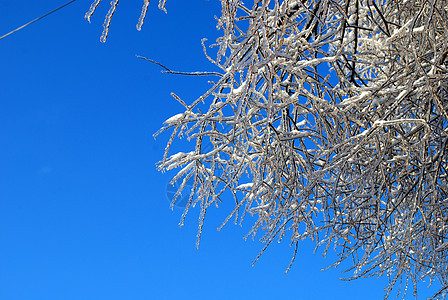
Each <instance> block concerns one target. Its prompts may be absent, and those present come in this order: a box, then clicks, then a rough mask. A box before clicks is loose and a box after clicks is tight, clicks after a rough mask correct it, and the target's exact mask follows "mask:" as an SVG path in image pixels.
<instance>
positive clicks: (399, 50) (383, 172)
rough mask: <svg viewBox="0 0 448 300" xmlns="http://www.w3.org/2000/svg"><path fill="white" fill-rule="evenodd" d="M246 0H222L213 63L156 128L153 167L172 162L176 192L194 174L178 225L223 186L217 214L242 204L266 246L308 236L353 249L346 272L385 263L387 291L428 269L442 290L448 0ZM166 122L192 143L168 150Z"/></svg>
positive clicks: (378, 268) (377, 268) (376, 269)
mask: <svg viewBox="0 0 448 300" xmlns="http://www.w3.org/2000/svg"><path fill="white" fill-rule="evenodd" d="M249 2H250V3H249ZM249 2H248V4H249V6H246V5H245V4H243V3H242V2H241V1H239V0H222V1H221V3H222V16H221V17H220V18H219V19H218V25H217V26H218V29H220V30H221V32H222V36H221V37H220V38H219V39H218V40H217V41H216V44H214V45H212V47H213V48H214V49H215V53H216V58H211V57H210V56H209V54H207V53H205V55H206V56H207V57H208V58H209V60H210V61H212V62H213V63H215V64H216V66H218V67H219V68H220V69H221V70H222V73H221V76H220V78H219V80H218V81H216V82H214V83H212V86H211V87H210V89H209V90H208V91H207V92H206V93H205V94H204V95H202V96H201V97H199V98H198V99H197V100H196V101H194V102H193V103H191V104H190V105H186V104H185V102H184V101H182V100H180V98H179V97H177V96H176V97H175V98H176V99H177V100H178V101H180V102H181V103H182V104H183V105H184V107H185V112H183V113H181V114H178V115H176V116H174V117H172V118H169V119H168V120H167V121H166V122H165V126H164V127H163V128H162V129H161V130H160V131H159V132H158V133H157V134H156V135H158V134H159V133H160V132H163V131H165V130H170V131H171V137H170V139H169V141H168V145H167V147H166V151H165V154H164V157H163V159H162V161H160V163H159V164H158V167H159V169H160V170H167V169H172V168H177V167H179V168H181V170H180V171H179V173H178V175H177V176H175V177H174V179H173V180H179V181H180V188H179V191H178V193H177V196H178V195H180V193H181V192H182V189H183V188H185V186H186V183H187V181H188V180H191V179H193V180H194V183H193V186H192V187H191V190H190V191H189V192H190V197H189V201H188V204H187V206H186V209H185V212H184V214H183V216H182V220H181V224H183V222H184V218H185V216H186V214H187V212H188V210H189V209H190V208H191V207H192V206H193V207H194V206H195V205H199V206H200V217H199V231H198V242H199V240H200V236H201V232H202V226H203V223H204V217H205V214H206V213H207V210H208V208H209V207H210V206H211V205H216V206H219V205H220V204H221V203H222V201H232V202H233V203H234V209H233V211H231V212H230V214H229V216H228V218H227V219H226V220H225V221H224V223H223V225H224V224H225V223H227V222H228V221H230V220H231V219H234V221H235V222H242V221H243V220H244V218H245V216H246V215H247V214H248V213H249V214H252V215H254V216H256V218H257V220H256V221H255V223H254V224H253V227H252V230H251V231H250V232H249V233H248V236H251V235H252V236H254V237H255V236H256V234H257V233H258V232H260V233H261V232H262V233H263V236H262V237H261V240H262V241H263V242H264V243H265V244H266V247H267V246H269V244H270V243H271V242H272V241H273V240H274V239H275V238H278V239H280V240H281V239H282V238H284V237H285V236H288V238H289V239H290V242H291V243H292V244H293V245H294V246H295V249H296V250H297V244H298V242H299V241H300V240H302V239H305V238H310V239H311V240H313V241H314V242H315V243H316V247H320V248H321V249H323V253H324V255H325V254H326V253H327V250H328V249H329V248H330V247H332V248H334V249H335V251H336V252H337V253H338V256H339V259H338V260H337V261H336V262H335V264H334V265H338V264H340V263H341V262H342V261H344V260H346V259H349V260H351V261H352V262H353V267H352V268H351V271H352V272H353V273H352V277H350V278H349V279H355V278H359V277H365V276H374V275H380V276H381V275H386V276H388V277H389V279H390V284H389V286H388V287H387V289H386V293H387V294H386V296H388V295H389V293H390V292H391V290H392V288H393V287H394V286H396V284H397V283H398V285H401V282H402V279H405V280H403V282H406V283H405V285H406V286H407V285H408V283H409V284H412V286H413V288H414V291H415V293H416V286H417V283H418V282H420V281H422V280H424V279H429V280H430V282H432V281H433V280H437V281H439V282H440V284H441V287H442V288H441V290H440V292H439V293H438V294H436V295H434V297H435V298H439V297H444V294H445V292H446V287H447V285H448V279H447V271H448V269H447V258H446V257H447V254H448V247H447V246H446V244H448V237H447V229H448V200H447V199H448V180H447V176H448V164H447V157H448V143H447V141H448V136H447V134H448V124H447V122H448V115H447V109H448V108H447V106H448V58H447V55H448V21H447V20H448V2H447V1H406V0H399V1H390V0H382V1H378V0H374V1H372V0H348V1H347V0H334V1H327V0H320V1H317V0H316V1H313V0H301V1H298V0H284V1H279V0H277V1H270V0H255V1H249ZM204 50H205V45H204ZM204 107H205V109H204ZM176 137H179V138H181V137H186V138H187V139H188V140H190V141H194V143H195V148H194V150H193V151H191V152H189V153H179V154H175V155H171V156H169V150H170V146H171V144H172V142H173V141H174V139H175V138H176ZM206 144H211V145H212V148H211V149H210V147H204V145H206ZM189 187H190V186H189ZM225 191H229V192H230V193H228V194H224V192H225ZM229 196H231V197H233V200H230V199H229ZM173 201H176V197H174V200H173ZM173 205H174V203H173ZM266 247H265V248H264V249H266ZM264 249H263V251H264ZM296 250H295V251H294V256H295V253H296ZM263 251H262V252H263ZM257 259H258V257H257ZM293 261H294V257H293V260H292V262H293ZM405 291H406V289H404V292H405Z"/></svg>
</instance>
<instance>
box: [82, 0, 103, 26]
mask: <svg viewBox="0 0 448 300" xmlns="http://www.w3.org/2000/svg"><path fill="white" fill-rule="evenodd" d="M100 2H101V0H95V1H93V3H92V5H90V9H89V11H88V12H86V15H85V16H84V18H85V19H86V20H87V21H88V22H89V23H90V17H91V16H92V15H93V13H94V12H95V9H96V8H97V7H98V5H99V4H100Z"/></svg>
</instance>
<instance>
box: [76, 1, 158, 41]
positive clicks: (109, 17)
mask: <svg viewBox="0 0 448 300" xmlns="http://www.w3.org/2000/svg"><path fill="white" fill-rule="evenodd" d="M100 2H101V0H94V1H93V2H92V5H91V6H90V9H89V11H88V12H87V13H86V14H85V16H84V18H85V19H86V20H87V21H89V23H90V18H91V17H92V15H93V13H94V12H95V10H96V8H97V7H98V5H99V4H100ZM118 2H119V0H112V1H111V2H110V5H111V7H110V9H109V11H108V13H107V15H106V17H105V19H104V24H103V33H102V34H101V37H100V41H101V42H102V43H105V42H106V39H107V36H108V35H109V26H110V23H111V21H112V16H113V15H114V13H115V10H116V9H117V6H118ZM165 3H166V0H159V9H161V10H163V11H164V12H166V9H165ZM148 6H149V0H143V6H142V12H141V13H140V17H139V19H138V23H137V26H136V27H137V30H138V31H140V30H141V29H142V26H143V21H144V20H145V17H146V12H147V11H148Z"/></svg>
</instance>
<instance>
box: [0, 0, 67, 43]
mask: <svg viewBox="0 0 448 300" xmlns="http://www.w3.org/2000/svg"><path fill="white" fill-rule="evenodd" d="M75 1H76V0H71V1H69V2H67V3H65V4H64V5H61V6H59V7H58V8H55V9H53V10H52V11H50V12H48V13H46V14H45V15H43V16H40V17H39V18H36V19H34V20H32V21H30V22H28V23H26V24H25V25H22V26H20V27H18V28H16V29H14V30H13V31H11V32H8V33H7V34H5V35H3V36H1V37H0V40H1V39H4V38H5V37H7V36H8V35H11V34H13V33H14V32H16V31H19V30H20V29H23V28H25V27H26V26H28V25H31V24H33V23H34V22H37V21H39V20H40V19H43V18H45V17H46V16H48V15H51V14H52V13H54V12H56V11H58V10H60V9H61V8H64V7H65V6H67V5H69V4H71V3H73V2H75Z"/></svg>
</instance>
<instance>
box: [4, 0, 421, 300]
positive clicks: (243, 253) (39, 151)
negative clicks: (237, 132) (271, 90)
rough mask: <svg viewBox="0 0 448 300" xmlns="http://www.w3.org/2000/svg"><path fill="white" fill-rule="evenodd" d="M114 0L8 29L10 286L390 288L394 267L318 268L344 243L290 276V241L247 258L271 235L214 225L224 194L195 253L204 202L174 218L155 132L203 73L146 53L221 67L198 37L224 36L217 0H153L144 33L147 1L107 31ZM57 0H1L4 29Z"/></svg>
mask: <svg viewBox="0 0 448 300" xmlns="http://www.w3.org/2000/svg"><path fill="white" fill-rule="evenodd" d="M108 2H109V1H107V0H103V3H101V5H100V7H99V8H98V10H97V11H96V13H95V14H94V16H93V17H92V24H90V25H89V23H88V22H86V21H85V20H84V19H83V16H84V14H85V12H86V11H87V10H88V8H89V6H90V4H91V1H90V0H78V1H77V2H75V3H74V4H71V5H70V6H68V7H66V8H64V9H63V10H61V11H59V12H57V13H55V14H53V15H51V16H49V17H47V18H45V19H43V20H41V21H39V22H37V23H35V24H33V25H31V26H29V27H27V28H25V29H23V30H21V31H19V32H17V33H16V34H14V35H12V36H9V37H7V38H5V39H3V40H0V105H1V106H0V141H1V142H0V146H1V147H0V299H5V300H9V299H382V296H383V291H382V288H383V287H384V286H385V285H386V280H385V279H375V278H373V279H372V278H371V279H363V280H357V281H354V282H343V281H340V280H339V279H338V278H339V277H342V276H343V274H341V271H342V270H343V268H337V269H330V270H328V271H324V272H321V271H320V269H321V268H323V267H325V266H326V265H328V264H330V263H331V262H332V261H333V260H334V255H330V256H329V257H328V258H326V259H324V258H322V256H320V255H318V254H316V255H313V254H312V250H313V247H312V245H311V244H310V243H303V244H302V246H301V248H299V254H298V257H297V260H296V263H295V265H294V267H293V268H292V270H291V271H290V272H289V273H288V274H286V275H285V274H284V273H283V272H284V270H285V269H286V267H287V265H288V263H289V260H290V258H291V254H292V248H290V247H289V245H288V243H287V240H285V241H284V242H283V243H281V244H273V245H272V246H271V248H270V249H269V250H268V251H267V252H266V253H265V255H264V256H263V257H262V258H261V259H260V261H259V262H258V263H257V264H256V265H255V266H254V267H251V261H252V260H253V259H254V258H255V257H256V255H257V254H258V252H259V250H260V249H261V248H262V246H263V245H262V244H261V243H260V242H258V241H257V240H255V241H251V240H248V241H247V242H245V241H244V240H243V239H242V237H243V235H244V234H245V233H246V232H247V231H248V229H249V226H248V224H246V226H243V228H241V227H239V226H234V225H227V226H226V227H225V228H224V229H223V230H222V231H220V232H217V231H216V228H217V227H218V225H219V224H220V223H221V222H222V221H223V220H224V218H225V216H226V214H227V213H228V211H229V207H226V206H224V207H223V208H222V209H214V208H212V209H211V210H210V213H209V215H208V217H207V219H206V224H205V229H204V234H203V239H202V242H201V245H200V249H199V250H195V237H196V226H197V215H198V213H197V209H196V210H193V211H192V212H191V213H190V215H189V216H188V217H187V222H186V225H185V226H184V227H183V228H179V227H178V226H177V224H178V221H179V218H180V215H181V213H182V210H181V209H175V210H174V211H171V210H170V209H169V202H168V200H167V196H166V185H167V182H168V181H169V179H170V177H171V176H173V173H165V174H162V173H159V172H157V171H156V168H155V163H156V162H157V161H158V160H159V159H160V158H161V157H162V153H163V149H164V147H165V143H166V141H167V139H168V134H163V135H161V136H160V137H159V138H158V139H157V140H154V139H153V137H152V134H153V133H154V132H156V131H157V130H158V128H160V126H161V124H162V122H163V121H164V120H166V119H167V118H168V117H170V116H171V115H174V114H176V113H179V112H181V107H180V105H179V104H177V102H175V101H174V100H173V99H172V98H171V96H170V94H169V93H170V92H175V93H177V94H178V95H180V96H181V97H182V98H183V99H185V100H186V101H187V102H191V101H193V100H194V99H196V97H198V96H200V95H201V94H202V92H203V91H204V90H205V89H206V88H208V84H207V82H206V80H207V79H198V78H187V77H182V76H175V75H166V74H161V73H160V68H159V67H157V66H155V65H152V64H150V63H147V62H145V61H143V60H139V59H137V58H135V55H136V54H140V55H143V56H146V57H149V58H152V59H155V60H157V61H159V62H161V63H164V64H166V65H167V66H170V67H171V68H173V69H178V70H187V71H196V70H215V69H214V68H213V66H212V65H211V64H210V63H209V62H208V61H207V60H206V58H205V57H204V55H203V54H202V47H201V44H200V40H201V38H203V37H208V38H209V40H210V41H213V40H214V39H216V37H217V36H218V32H217V31H216V28H215V23H216V22H215V20H214V15H218V14H219V13H220V3H219V2H218V1H217V0H210V1H206V0H194V1H180V0H168V2H167V9H168V14H167V15H165V14H164V13H163V12H161V11H159V10H158V9H157V3H156V2H157V1H155V0H154V1H152V2H151V4H150V8H149V12H148V17H147V20H146V22H145V25H144V27H143V30H142V31H141V32H138V31H137V30H136V29H135V25H136V23H137V20H138V17H139V14H140V9H141V4H142V2H143V1H135V0H130V1H121V3H120V4H119V6H118V10H117V12H116V14H115V15H114V17H113V21H112V25H111V32H110V36H109V38H108V41H107V43H106V44H101V43H100V42H99V37H100V35H101V31H102V22H103V19H104V16H105V14H106V12H107V10H108V9H109V3H108ZM62 3H64V1H59V0H44V1H31V0H25V1H6V0H0V31H1V32H0V35H2V34H4V33H7V32H8V31H10V30H12V29H14V28H16V27H18V26H20V25H22V24H24V23H26V22H28V21H30V20H32V19H34V18H36V17H38V16H40V15H42V14H44V13H46V12H48V11H50V10H52V9H54V8H56V7H57V6H59V5H61V4H62ZM177 149H178V150H179V149H180V146H179V147H178V148H177ZM346 266H348V265H346ZM422 287H423V289H422V290H421V291H420V294H419V299H424V296H428V295H430V293H428V291H427V290H426V284H425V285H423V286H422ZM409 296H411V295H409ZM407 298H409V299H410V298H411V297H407Z"/></svg>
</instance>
